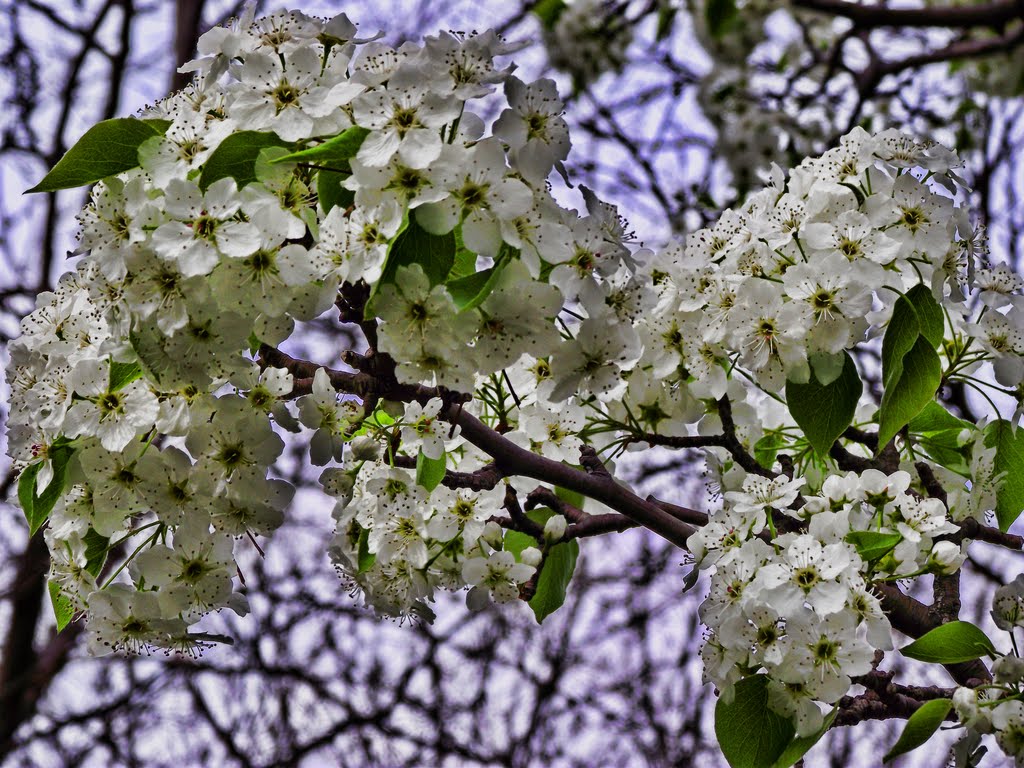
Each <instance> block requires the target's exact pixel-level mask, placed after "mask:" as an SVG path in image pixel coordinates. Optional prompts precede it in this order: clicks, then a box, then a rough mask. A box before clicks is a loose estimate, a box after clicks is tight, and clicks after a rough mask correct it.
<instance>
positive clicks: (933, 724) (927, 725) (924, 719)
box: [882, 699, 953, 762]
mask: <svg viewBox="0 0 1024 768" xmlns="http://www.w3.org/2000/svg"><path fill="white" fill-rule="evenodd" d="M952 708H953V702H952V700H950V699H932V700H931V701H926V702H925V703H924V704H922V705H921V706H920V707H918V709H917V711H916V712H914V714H912V715H911V716H910V717H909V718H907V724H906V725H905V726H903V733H901V734H900V737H899V738H898V739H897V740H896V743H895V744H893V745H892V749H890V750H889V751H888V752H886V753H885V757H883V758H882V760H883V761H884V762H889V761H890V760H892V759H893V758H894V757H897V756H898V755H904V754H906V753H907V752H910V751H911V750H914V749H917V748H918V747H920V746H921V745H922V744H924V743H925V742H926V741H928V739H930V738H931V737H932V734H934V733H935V732H936V731H937V730H939V726H940V725H942V723H943V721H944V720H945V719H946V715H948V714H949V711H950V710H951V709H952Z"/></svg>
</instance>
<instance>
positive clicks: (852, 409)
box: [786, 353, 864, 456]
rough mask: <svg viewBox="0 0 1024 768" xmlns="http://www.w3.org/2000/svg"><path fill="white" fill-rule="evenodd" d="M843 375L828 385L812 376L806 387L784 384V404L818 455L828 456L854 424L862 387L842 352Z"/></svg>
mask: <svg viewBox="0 0 1024 768" xmlns="http://www.w3.org/2000/svg"><path fill="white" fill-rule="evenodd" d="M844 357H845V361H844V362H843V372H842V374H840V376H839V378H837V379H836V380H835V381H833V382H832V383H831V384H821V383H820V382H819V381H818V380H817V379H816V378H815V377H814V376H811V378H810V381H808V382H807V383H806V384H798V383H797V382H793V381H787V382H786V403H787V404H788V405H789V412H790V413H791V414H792V415H793V419H794V420H795V421H796V423H797V425H798V426H799V427H800V429H802V430H803V432H804V434H805V435H806V436H807V440H808V441H809V442H810V444H811V445H812V446H813V447H814V450H815V451H817V453H818V455H819V456H828V452H829V449H831V448H832V444H833V443H834V442H835V441H836V439H837V438H838V437H839V436H840V435H841V434H843V432H845V431H846V428H847V427H848V426H850V424H851V423H853V416H854V414H855V413H856V411H857V401H858V400H859V399H860V393H861V391H862V390H863V388H864V385H863V384H862V383H861V380H860V376H859V375H858V373H857V366H856V365H854V362H853V358H851V357H850V356H849V354H846V353H844Z"/></svg>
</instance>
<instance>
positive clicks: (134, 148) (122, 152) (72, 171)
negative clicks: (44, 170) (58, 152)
mask: <svg viewBox="0 0 1024 768" xmlns="http://www.w3.org/2000/svg"><path fill="white" fill-rule="evenodd" d="M165 130H166V129H165ZM161 132H162V131H160V130H158V129H157V128H156V127H154V126H153V125H151V124H150V123H147V122H145V121H143V120H138V119H136V118H134V117H117V118H114V119H113V120H103V121H102V122H99V123H96V125H94V126H93V127H92V128H90V129H89V130H88V131H86V132H85V134H84V135H83V136H82V138H80V139H79V140H78V141H77V142H76V143H75V145H74V146H73V147H72V148H71V149H69V150H68V151H67V152H66V153H65V154H64V157H62V158H61V159H60V160H58V161H57V164H56V165H55V166H53V168H52V169H50V172H49V173H48V174H46V176H44V177H43V180H42V181H40V182H39V183H38V184H36V185H35V186H34V187H32V188H31V189H27V190H25V193H26V194H28V193H29V192H53V191H55V190H58V189H71V188H73V187H81V186H84V185H86V184H92V183H93V182H94V181H99V180H100V179H105V178H107V177H108V176H113V175H114V174H115V173H121V172H122V171H127V170H131V169H132V168H137V167H138V165H139V145H140V144H141V143H142V142H144V141H145V140H146V139H148V138H151V137H153V136H158V135H159V134H160V133H161Z"/></svg>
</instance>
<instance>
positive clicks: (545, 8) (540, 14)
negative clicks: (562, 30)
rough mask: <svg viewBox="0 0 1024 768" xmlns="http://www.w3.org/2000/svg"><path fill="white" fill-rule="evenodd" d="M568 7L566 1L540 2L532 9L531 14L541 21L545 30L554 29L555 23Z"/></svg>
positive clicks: (547, 0)
mask: <svg viewBox="0 0 1024 768" xmlns="http://www.w3.org/2000/svg"><path fill="white" fill-rule="evenodd" d="M567 7H568V6H567V5H566V3H565V0H538V2H536V3H534V4H533V7H532V8H530V12H531V13H533V15H534V16H536V17H537V18H538V19H540V23H541V24H542V25H543V27H544V28H545V29H554V28H555V22H556V21H558V17H559V16H561V15H562V11H564V10H565V9H566V8H567Z"/></svg>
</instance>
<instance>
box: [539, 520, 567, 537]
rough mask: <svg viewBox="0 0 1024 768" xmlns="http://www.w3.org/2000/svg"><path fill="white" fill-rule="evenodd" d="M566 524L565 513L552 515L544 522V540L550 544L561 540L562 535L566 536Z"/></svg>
mask: <svg viewBox="0 0 1024 768" xmlns="http://www.w3.org/2000/svg"><path fill="white" fill-rule="evenodd" d="M566 525H567V523H566V520H565V515H552V516H551V517H549V518H548V521H547V522H546V523H544V541H546V542H547V543H548V544H554V543H555V542H556V541H561V540H562V537H563V536H565V528H566Z"/></svg>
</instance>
